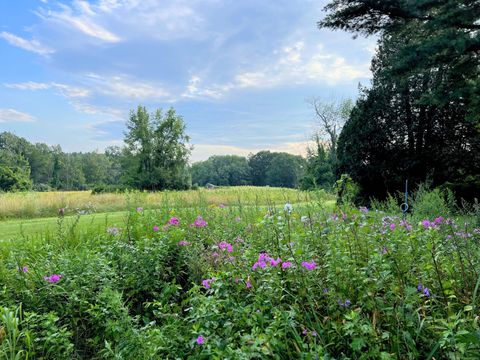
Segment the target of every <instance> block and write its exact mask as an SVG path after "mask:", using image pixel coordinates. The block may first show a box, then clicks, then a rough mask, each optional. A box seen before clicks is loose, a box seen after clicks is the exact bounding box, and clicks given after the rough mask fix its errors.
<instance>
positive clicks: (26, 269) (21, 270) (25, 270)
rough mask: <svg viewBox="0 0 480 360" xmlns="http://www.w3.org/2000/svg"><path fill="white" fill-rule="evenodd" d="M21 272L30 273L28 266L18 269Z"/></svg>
mask: <svg viewBox="0 0 480 360" xmlns="http://www.w3.org/2000/svg"><path fill="white" fill-rule="evenodd" d="M18 271H19V272H23V273H27V272H28V266H23V267H21V268H18Z"/></svg>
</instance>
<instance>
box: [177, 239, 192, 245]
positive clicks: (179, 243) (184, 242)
mask: <svg viewBox="0 0 480 360" xmlns="http://www.w3.org/2000/svg"><path fill="white" fill-rule="evenodd" d="M178 245H179V246H187V245H190V243H189V242H188V241H185V240H182V241H179V242H178Z"/></svg>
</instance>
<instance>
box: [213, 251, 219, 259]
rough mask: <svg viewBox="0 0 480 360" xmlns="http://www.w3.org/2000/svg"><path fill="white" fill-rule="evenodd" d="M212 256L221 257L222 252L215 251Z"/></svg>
mask: <svg viewBox="0 0 480 360" xmlns="http://www.w3.org/2000/svg"><path fill="white" fill-rule="evenodd" d="M212 256H213V257H214V258H217V257H219V256H220V254H219V253H218V252H216V251H215V252H214V253H213V254H212Z"/></svg>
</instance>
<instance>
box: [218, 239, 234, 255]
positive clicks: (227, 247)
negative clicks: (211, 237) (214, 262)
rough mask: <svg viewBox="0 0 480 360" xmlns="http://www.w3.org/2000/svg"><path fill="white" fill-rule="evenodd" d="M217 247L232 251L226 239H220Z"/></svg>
mask: <svg viewBox="0 0 480 360" xmlns="http://www.w3.org/2000/svg"><path fill="white" fill-rule="evenodd" d="M218 247H219V248H220V249H222V250H227V251H228V252H229V253H231V252H233V247H232V244H229V243H227V242H226V241H222V242H221V243H220V244H218Z"/></svg>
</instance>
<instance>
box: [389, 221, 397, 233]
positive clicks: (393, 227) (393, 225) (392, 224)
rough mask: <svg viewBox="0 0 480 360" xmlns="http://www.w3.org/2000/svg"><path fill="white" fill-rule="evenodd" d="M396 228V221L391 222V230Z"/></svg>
mask: <svg viewBox="0 0 480 360" xmlns="http://www.w3.org/2000/svg"><path fill="white" fill-rule="evenodd" d="M395 228H396V225H395V224H394V223H391V224H390V230H391V231H394V230H395Z"/></svg>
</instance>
